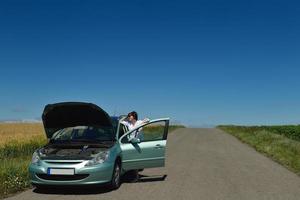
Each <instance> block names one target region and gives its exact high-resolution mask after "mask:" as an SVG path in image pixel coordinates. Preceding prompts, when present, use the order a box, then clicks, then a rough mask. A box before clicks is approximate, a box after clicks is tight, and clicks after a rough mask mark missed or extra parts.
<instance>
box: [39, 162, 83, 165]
mask: <svg viewBox="0 0 300 200" xmlns="http://www.w3.org/2000/svg"><path fill="white" fill-rule="evenodd" d="M45 162H46V163H49V164H57V165H59V164H64V165H74V164H79V163H81V162H55V161H45Z"/></svg>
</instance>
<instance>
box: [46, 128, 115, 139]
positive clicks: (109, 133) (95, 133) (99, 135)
mask: <svg viewBox="0 0 300 200" xmlns="http://www.w3.org/2000/svg"><path fill="white" fill-rule="evenodd" d="M112 140H114V134H113V130H112V128H108V127H92V126H75V127H68V128H64V129H61V130H59V131H57V132H55V133H54V135H53V136H52V138H51V142H54V143H61V142H75V143H76V142H88V143H98V142H104V141H112Z"/></svg>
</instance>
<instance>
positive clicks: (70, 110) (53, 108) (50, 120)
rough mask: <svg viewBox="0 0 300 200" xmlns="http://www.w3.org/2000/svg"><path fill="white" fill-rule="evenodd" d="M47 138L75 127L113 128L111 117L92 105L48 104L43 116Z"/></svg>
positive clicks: (78, 103)
mask: <svg viewBox="0 0 300 200" xmlns="http://www.w3.org/2000/svg"><path fill="white" fill-rule="evenodd" d="M42 119H43V124H44V128H45V132H46V135H47V138H51V137H52V135H53V134H54V133H55V132H56V131H58V130H60V129H63V128H67V127H73V126H106V127H113V125H112V122H111V119H110V117H109V115H108V114H107V113H106V112H105V111H104V110H102V109H101V108H100V107H98V106H97V105H95V104H92V103H84V102H62V103H55V104H48V105H46V106H45V108H44V112H43V115H42Z"/></svg>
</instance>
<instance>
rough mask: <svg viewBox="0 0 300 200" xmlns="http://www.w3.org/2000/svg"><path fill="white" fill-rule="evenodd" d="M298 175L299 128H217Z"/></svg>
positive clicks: (299, 165) (296, 126)
mask: <svg viewBox="0 0 300 200" xmlns="http://www.w3.org/2000/svg"><path fill="white" fill-rule="evenodd" d="M218 128H219V129H222V130H224V131H225V132H227V133H229V134H231V135H233V136H235V137H237V138H238V139H239V140H241V141H242V142H244V143H247V144H249V145H251V146H253V147H254V148H255V149H256V150H257V151H259V152H261V153H263V154H265V155H266V156H268V157H270V158H272V159H273V160H275V161H276V162H278V163H280V164H282V165H283V166H285V167H286V168H288V169H290V170H291V171H293V172H295V173H297V174H298V175H300V126H299V125H288V126H232V125H230V126H224V125H221V126H218Z"/></svg>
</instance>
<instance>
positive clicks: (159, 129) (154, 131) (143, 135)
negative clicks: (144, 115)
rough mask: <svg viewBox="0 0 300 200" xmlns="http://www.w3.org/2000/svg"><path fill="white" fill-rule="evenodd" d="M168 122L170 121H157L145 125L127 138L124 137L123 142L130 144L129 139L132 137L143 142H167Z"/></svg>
mask: <svg viewBox="0 0 300 200" xmlns="http://www.w3.org/2000/svg"><path fill="white" fill-rule="evenodd" d="M168 122H169V121H157V122H150V123H148V124H145V125H143V126H142V127H140V128H138V129H135V130H134V131H133V132H131V133H130V134H128V136H127V137H123V138H122V140H121V142H122V143H128V138H130V137H136V138H139V139H140V141H141V142H147V141H157V140H165V139H166V137H167V132H168V130H167V129H168V124H167V123H168Z"/></svg>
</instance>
